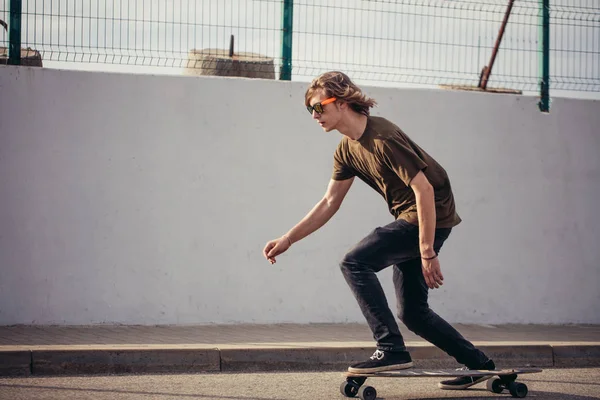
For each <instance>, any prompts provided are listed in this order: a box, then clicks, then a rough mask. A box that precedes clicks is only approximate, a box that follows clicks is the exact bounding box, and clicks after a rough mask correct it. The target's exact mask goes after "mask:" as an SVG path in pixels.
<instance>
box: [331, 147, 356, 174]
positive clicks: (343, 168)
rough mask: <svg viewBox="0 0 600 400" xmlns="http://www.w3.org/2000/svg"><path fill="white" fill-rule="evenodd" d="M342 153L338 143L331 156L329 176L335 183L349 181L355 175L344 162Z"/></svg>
mask: <svg viewBox="0 0 600 400" xmlns="http://www.w3.org/2000/svg"><path fill="white" fill-rule="evenodd" d="M342 151H343V150H342V146H341V143H340V145H339V146H338V147H337V149H336V150H335V153H334V154H333V172H332V174H331V179H333V180H336V181H343V180H346V179H350V178H352V177H353V176H354V175H355V174H354V171H353V170H352V169H351V168H350V167H349V166H348V165H347V164H346V163H345V162H344V159H343V157H342Z"/></svg>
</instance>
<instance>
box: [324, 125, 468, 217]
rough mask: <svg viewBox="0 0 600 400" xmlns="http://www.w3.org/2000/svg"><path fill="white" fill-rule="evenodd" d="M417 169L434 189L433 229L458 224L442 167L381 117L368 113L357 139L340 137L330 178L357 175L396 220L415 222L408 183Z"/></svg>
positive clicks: (414, 211) (414, 207)
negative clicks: (434, 220) (434, 225)
mask: <svg viewBox="0 0 600 400" xmlns="http://www.w3.org/2000/svg"><path fill="white" fill-rule="evenodd" d="M419 171H423V173H424V174H425V176H426V177H427V179H428V180H429V183H431V185H432V186H433V189H434V193H435V196H434V197H435V211H436V220H437V223H436V226H437V228H449V227H453V226H455V225H458V224H459V223H460V222H461V219H460V217H459V216H458V214H457V213H456V210H455V204H454V196H453V194H452V188H451V187H450V180H449V179H448V175H447V173H446V171H445V170H444V168H442V166H441V165H440V164H438V163H437V162H436V161H435V160H434V159H433V158H432V157H431V156H430V155H429V154H427V153H426V152H425V151H424V150H423V149H422V148H420V147H419V146H418V145H417V144H416V143H415V142H413V141H412V140H411V139H410V138H409V137H408V136H407V135H406V134H405V133H404V132H403V131H402V130H401V129H400V128H398V127H397V126H396V125H394V124H393V123H391V122H390V121H388V120H387V119H385V118H382V117H375V116H369V117H368V119H367V127H366V129H365V132H364V133H363V135H362V136H361V137H360V138H359V139H358V140H352V139H350V138H348V137H347V136H344V137H343V138H342V140H341V141H340V143H339V145H338V147H337V149H336V151H335V154H334V165H333V174H332V179H335V180H344V179H349V178H352V177H354V176H356V177H358V178H359V179H361V180H362V181H364V182H365V183H366V184H367V185H369V186H371V187H372V188H373V189H375V190H376V191H377V192H378V193H379V194H381V195H382V196H383V197H384V199H385V200H386V202H387V204H388V208H389V211H390V213H391V214H392V215H393V216H394V217H395V218H396V219H399V218H402V219H404V220H406V221H408V222H410V223H412V224H414V225H418V217H417V205H416V199H415V194H414V192H413V190H412V188H411V187H410V186H409V185H410V181H411V180H412V179H413V178H414V177H415V175H416V174H417V173H418V172H419Z"/></svg>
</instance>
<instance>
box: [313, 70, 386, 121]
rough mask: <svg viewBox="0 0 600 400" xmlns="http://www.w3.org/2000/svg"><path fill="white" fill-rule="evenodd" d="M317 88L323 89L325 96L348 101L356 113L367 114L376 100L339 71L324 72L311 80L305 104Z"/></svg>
mask: <svg viewBox="0 0 600 400" xmlns="http://www.w3.org/2000/svg"><path fill="white" fill-rule="evenodd" d="M319 89H323V90H324V91H325V96H327V97H335V98H336V99H337V100H338V101H343V102H345V103H348V105H349V106H350V108H351V109H352V110H354V111H356V112H357V113H360V114H363V115H366V116H369V113H370V110H369V109H370V108H371V107H374V106H375V105H376V104H377V102H376V101H375V100H374V99H372V98H370V97H368V96H367V95H365V94H364V93H363V92H362V90H361V89H360V88H359V87H358V86H356V85H355V84H354V82H352V80H351V79H350V78H349V77H348V75H346V74H344V73H343V72H339V71H330V72H325V73H324V74H322V75H320V76H318V77H316V78H315V79H313V81H312V82H311V84H310V86H309V87H308V89H307V90H306V94H305V95H304V103H305V105H307V106H308V105H309V104H310V103H309V102H310V99H312V97H313V96H314V95H315V92H316V91H317V90H319Z"/></svg>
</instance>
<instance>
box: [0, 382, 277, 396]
mask: <svg viewBox="0 0 600 400" xmlns="http://www.w3.org/2000/svg"><path fill="white" fill-rule="evenodd" d="M0 388H15V389H26V390H28V391H35V390H38V389H44V390H57V391H72V392H89V393H113V394H124V395H140V396H168V397H181V398H190V399H223V400H285V399H275V398H273V397H269V398H261V397H256V396H252V397H245V396H243V397H242V396H219V395H215V394H207V395H203V394H201V393H194V394H187V393H165V392H150V391H134V390H119V389H91V388H73V387H61V386H39V385H19V384H6V383H0Z"/></svg>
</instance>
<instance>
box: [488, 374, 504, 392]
mask: <svg viewBox="0 0 600 400" xmlns="http://www.w3.org/2000/svg"><path fill="white" fill-rule="evenodd" d="M487 390H489V391H490V392H492V393H502V391H503V390H504V386H503V385H502V381H501V380H500V379H498V378H492V379H488V381H487Z"/></svg>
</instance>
